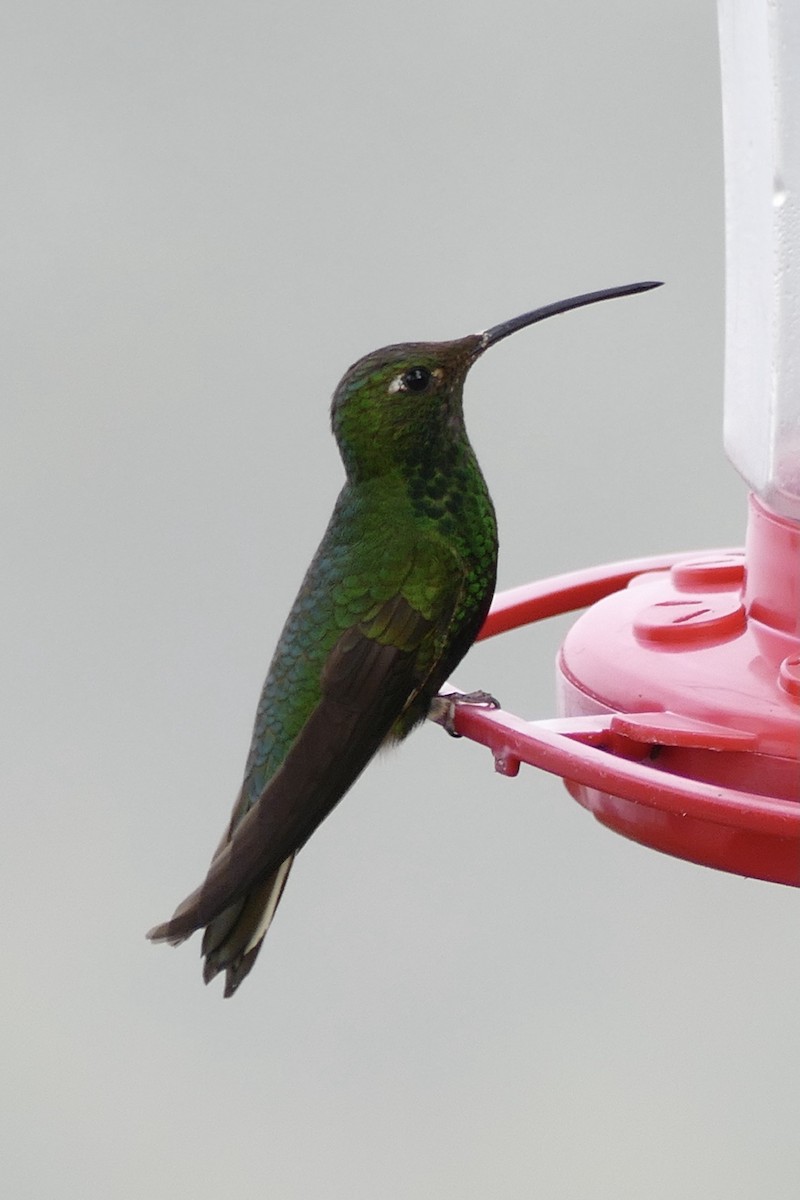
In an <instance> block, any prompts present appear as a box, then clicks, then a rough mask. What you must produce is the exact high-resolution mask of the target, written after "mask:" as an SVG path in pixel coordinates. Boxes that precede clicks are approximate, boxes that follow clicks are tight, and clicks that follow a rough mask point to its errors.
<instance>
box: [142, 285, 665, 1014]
mask: <svg viewBox="0 0 800 1200" xmlns="http://www.w3.org/2000/svg"><path fill="white" fill-rule="evenodd" d="M658 286H659V285H658V284H657V283H654V282H647V283H634V284H629V285H627V286H624V287H617V288H609V289H607V290H604V291H599V292H589V293H587V294H585V295H581V296H573V297H572V298H571V299H569V300H561V301H559V302H557V303H555V304H549V305H546V306H545V307H543V308H537V309H535V310H534V311H532V312H528V313H525V314H523V315H522V316H519V317H514V318H513V319H512V320H510V321H506V322H504V323H503V324H502V325H495V326H493V327H492V328H491V329H488V330H487V331H486V332H485V333H478V334H471V335H470V336H469V337H465V338H460V339H458V340H457V341H451V342H409V343H404V344H402V345H395V346H386V347H384V348H383V349H382V350H376V351H374V352H373V353H372V354H368V355H366V357H365V358H362V359H360V360H359V361H358V362H357V363H355V364H354V365H353V366H352V367H350V369H349V370H348V371H347V373H346V374H345V376H344V378H343V379H342V381H341V383H340V384H339V386H338V387H337V389H336V392H335V393H334V396H333V403H332V408H331V420H332V426H333V432H334V435H335V437H336V441H337V443H338V446H339V452H340V454H341V457H342V460H343V463H344V468H345V473H346V480H345V484H344V487H343V488H342V491H341V493H340V495H339V497H338V499H337V501H336V506H335V508H334V510H333V515H332V517H331V520H330V522H329V524H328V528H327V530H326V532H325V535H324V537H323V539H322V542H321V544H320V547H319V549H318V550H317V553H316V555H315V556H314V559H313V561H312V563H311V566H310V567H309V569H308V572H307V574H306V577H305V579H304V580H303V583H302V585H301V587H300V591H299V593H298V596H297V599H296V600H295V602H294V605H293V607H292V610H291V612H290V613H289V617H288V619H287V621H286V625H285V626H284V629H283V632H282V634H281V637H280V640H279V642H278V645H277V648H276V650H275V654H274V657H273V659H272V663H271V665H270V668H269V673H268V675H267V679H266V682H265V684H264V688H263V691H262V693H261V699H260V702H259V705H258V710H257V713H256V719H255V727H254V730H253V738H252V743H251V746H250V752H249V756H248V759H247V765H246V768H245V774H244V782H243V784H242V787H241V791H240V792H239V796H238V799H237V800H236V803H235V805H234V808H233V813H232V815H231V819H230V822H229V824H228V827H227V829H226V831H225V834H224V836H223V838H222V841H221V843H220V845H219V847H218V849H217V851H216V853H215V855H214V857H213V859H212V861H211V865H210V867H209V870H208V874H207V876H206V878H205V880H204V882H203V883H202V884H201V885H200V886H199V887H198V888H197V890H196V891H194V892H193V893H192V894H191V895H190V896H189V897H188V898H187V899H186V900H184V901H183V903H182V904H181V905H180V906H179V907H178V909H177V910H176V912H175V914H174V916H173V917H172V918H171V920H169V921H167V922H165V923H164V924H163V925H159V926H157V927H156V928H155V929H152V930H151V931H150V933H149V934H148V937H149V938H150V939H151V940H152V941H155V942H170V943H172V944H173V945H177V944H178V943H180V942H182V941H183V940H184V939H185V938H187V937H189V936H190V934H192V933H193V932H194V931H195V930H198V929H202V928H204V929H205V933H204V936H203V944H202V954H203V956H204V959H205V962H204V968H203V977H204V979H205V981H206V983H208V982H209V981H210V980H211V979H213V978H214V976H215V975H217V974H218V973H219V972H220V971H223V970H224V971H225V973H226V982H225V995H226V996H231V995H232V994H233V993H234V992H235V991H236V989H237V987H238V986H239V984H240V983H241V982H242V980H243V979H244V978H245V976H246V975H247V974H248V972H249V971H250V970H251V968H252V966H253V964H254V962H255V960H256V956H257V955H258V952H259V950H260V948H261V943H262V941H263V939H264V935H265V934H266V932H267V930H268V929H269V926H270V923H271V922H272V919H273V917H274V915H275V910H276V908H277V906H278V903H279V901H280V898H281V895H282V893H283V889H284V887H285V886H286V880H287V878H288V875H289V871H290V870H291V867H292V863H293V862H294V858H295V855H296V854H297V851H298V850H299V849H300V848H301V847H302V846H303V845H304V843H305V842H306V841H307V840H308V838H309V837H310V836H311V834H312V833H313V832H314V830H315V829H316V828H317V826H318V825H319V824H320V823H321V822H322V821H323V820H324V819H325V817H327V815H328V813H330V812H331V810H332V809H333V808H334V807H335V805H337V804H338V803H339V801H340V800H341V798H342V796H344V794H345V792H346V791H347V790H348V789H349V788H350V786H351V785H352V784H353V782H354V781H355V779H356V778H357V777H358V776H359V775H360V774H361V772H362V771H363V769H364V767H366V765H367V763H368V762H369V761H370V759H371V758H372V757H373V756H374V755H375V753H376V752H377V750H378V749H380V747H381V746H383V745H385V744H386V743H387V742H395V741H400V740H401V739H402V738H404V737H405V736H406V734H408V733H409V732H410V730H411V729H413V727H414V726H415V725H417V724H419V723H420V722H421V721H423V720H424V719H425V717H426V716H428V715H429V711H430V713H431V715H432V716H433V717H434V719H437V720H439V721H440V723H443V724H445V725H448V724H449V725H450V728H451V731H452V724H451V721H452V707H451V705H452V704H453V703H456V701H455V700H453V701H451V702H450V704H448V703H447V702H446V701H445V703H444V704H443V702H442V699H441V698H439V697H438V692H439V689H440V687H441V686H442V684H443V683H444V682H445V680H446V679H447V678H448V677H449V675H450V673H451V672H452V671H453V669H454V668H455V667H456V666H457V664H458V663H459V662H460V660H461V659H462V658H463V656H464V654H465V653H466V651H467V650H468V649H469V647H470V645H471V644H472V642H473V641H474V639H475V637H476V635H477V634H478V631H479V630H480V628H481V625H482V624H483V621H484V618H485V617H486V614H487V612H488V609H489V605H490V603H491V600H492V595H493V593H494V585H495V576H496V569H497V545H498V543H497V522H496V520H495V513H494V507H493V505H492V500H491V497H490V495H489V491H488V488H487V487H486V483H485V481H484V478H483V475H482V474H481V470H480V467H479V466H478V462H477V459H476V457H475V452H474V451H473V449H472V446H471V445H470V442H469V439H468V437H467V432H466V429H465V426H464V413H463V402H462V392H463V387H464V380H465V378H466V375H467V372H468V371H469V369H470V367H471V366H472V364H473V363H474V362H475V361H476V360H477V359H478V358H479V357H480V355H482V354H483V352H484V351H485V350H487V349H488V348H489V347H490V346H494V345H496V344H497V342H499V341H501V340H502V339H503V338H506V337H508V336H509V335H510V334H512V333H516V331H517V330H519V329H524V328H525V327H526V326H528V325H533V324H534V323H535V322H537V321H542V320H544V319H545V318H547V317H552V316H555V315H556V314H557V313H562V312H567V311H568V310H569V309H573V308H579V307H581V306H583V305H586V304H594V303H596V302H597V301H600V300H608V299H612V298H614V297H617V296H627V295H630V294H632V293H635V292H644V291H647V290H648V289H650V288H653V287H658ZM464 700H466V701H467V702H472V703H481V702H483V703H487V702H488V703H492V700H491V697H489V696H487V695H486V694H485V693H473V694H471V695H469V696H467V697H462V698H460V702H463V701H464ZM448 712H449V719H448Z"/></svg>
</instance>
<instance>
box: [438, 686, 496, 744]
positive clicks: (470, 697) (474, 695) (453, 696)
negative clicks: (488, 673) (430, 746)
mask: <svg viewBox="0 0 800 1200" xmlns="http://www.w3.org/2000/svg"><path fill="white" fill-rule="evenodd" d="M462 704H471V705H475V706H476V707H478V708H499V707H500V701H499V700H496V699H495V698H494V696H492V695H491V693H490V692H480V691H478V692H447V693H446V694H445V695H441V696H434V697H433V699H432V700H431V702H430V705H429V707H428V720H429V721H433V723H434V725H441V727H442V729H446V730H447V732H448V733H449V734H450V737H454V738H457V737H461V734H460V733H456V726H455V718H456V709H457V708H460V707H461V705H462Z"/></svg>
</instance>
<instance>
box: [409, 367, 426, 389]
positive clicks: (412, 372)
mask: <svg viewBox="0 0 800 1200" xmlns="http://www.w3.org/2000/svg"><path fill="white" fill-rule="evenodd" d="M430 381H431V373H430V371H429V370H428V368H427V367H411V368H410V369H409V370H408V371H404V372H403V376H402V384H403V391H405V392H424V391H425V389H426V387H427V386H428V384H429V383H430Z"/></svg>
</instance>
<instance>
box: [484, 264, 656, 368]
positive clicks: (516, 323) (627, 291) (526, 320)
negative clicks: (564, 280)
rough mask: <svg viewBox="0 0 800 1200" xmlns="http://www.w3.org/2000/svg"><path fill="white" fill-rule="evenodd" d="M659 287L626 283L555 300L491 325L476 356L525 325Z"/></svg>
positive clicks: (651, 282) (654, 284)
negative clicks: (585, 306) (602, 301)
mask: <svg viewBox="0 0 800 1200" xmlns="http://www.w3.org/2000/svg"><path fill="white" fill-rule="evenodd" d="M657 287H661V283H660V282H654V281H649V282H647V283H626V284H625V285H624V286H623V287H615V288H605V289H604V290H603V291H602V292H585V293H584V294H583V295H582V296H571V297H570V299H569V300H556V302H555V303H554V304H545V305H544V307H543V308H535V309H534V310H533V312H528V313H523V314H522V316H521V317H512V318H511V320H510V321H503V323H502V325H493V326H492V328H491V329H487V330H486V332H485V333H482V334H481V335H480V338H481V340H480V344H479V346H478V354H483V352H484V350H487V349H488V348H489V346H493V345H494V344H495V342H499V341H502V339H503V338H506V337H508V336H509V335H510V334H512V333H516V332H517V330H518V329H524V328H525V326H526V325H535V324H536V322H537V321H546V320H547V318H548V317H555V316H557V315H558V314H559V313H563V312H569V311H570V309H572V308H583V306H584V304H597V303H598V301H600V300H615V299H616V298H617V297H618V296H633V295H634V294H635V293H636V292H649V291H650V289H651V288H657Z"/></svg>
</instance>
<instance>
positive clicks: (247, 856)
mask: <svg viewBox="0 0 800 1200" xmlns="http://www.w3.org/2000/svg"><path fill="white" fill-rule="evenodd" d="M434 638H435V630H434V626H433V623H432V622H431V621H429V620H427V619H426V618H425V617H423V616H422V615H421V614H420V613H419V612H417V610H416V609H414V608H413V607H412V605H410V604H409V603H408V602H407V601H406V600H405V599H403V598H402V597H400V596H396V597H393V598H392V600H390V601H388V602H387V603H386V604H385V605H383V607H382V609H381V612H380V613H379V614H378V615H377V616H375V617H374V618H373V619H372V620H370V621H369V623H368V625H367V628H366V629H365V627H364V625H357V626H353V627H352V628H350V629H348V630H346V631H345V633H343V634H342V636H341V637H340V638H339V641H338V642H337V643H336V646H335V647H334V649H333V651H332V653H331V655H330V658H329V659H328V662H327V664H326V666H325V670H324V672H323V678H322V698H321V700H320V702H319V704H318V705H317V707H316V708H315V709H314V711H313V712H312V713H311V715H310V716H309V718H308V720H307V722H306V724H305V726H304V727H303V729H302V731H301V733H300V734H299V735H298V737H297V739H296V741H295V742H294V744H293V745H292V747H291V749H290V750H289V752H288V754H287V755H286V758H285V759H284V761H283V763H282V765H281V767H280V768H279V769H278V770H277V771H276V773H275V774H274V775H273V777H272V779H271V780H270V782H269V785H268V786H267V787H266V788H265V790H264V793H263V794H262V795H261V796H260V798H259V799H258V800H257V801H256V803H255V804H254V805H253V807H252V808H251V809H250V811H249V812H248V813H247V814H246V815H245V816H244V817H243V818H242V820H241V821H240V823H239V824H238V825H237V826H236V828H235V830H234V831H233V834H232V837H231V840H230V841H229V842H228V843H227V845H225V847H224V848H221V849H220V851H219V853H218V854H217V856H216V857H215V858H214V860H213V862H212V863H211V866H210V868H209V872H208V875H207V876H206V879H205V880H204V882H203V883H202V884H201V885H200V887H199V888H197V890H196V891H194V892H193V893H192V894H191V895H190V896H189V897H188V898H187V899H186V900H184V902H183V903H182V904H181V905H180V906H179V907H178V909H177V910H176V912H175V914H174V916H173V917H172V919H171V920H170V921H167V922H166V923H165V924H163V925H159V926H157V927H156V928H155V929H153V930H151V931H150V933H149V934H148V937H149V938H150V939H151V940H153V941H180V940H182V939H183V938H185V937H188V935H189V934H190V933H192V932H194V930H196V929H200V928H202V927H203V926H205V925H208V923H209V922H210V921H212V920H213V919H214V918H215V917H216V916H218V914H219V913H221V912H223V911H224V910H225V909H226V908H228V907H229V906H230V905H232V904H233V903H235V902H236V901H237V900H240V899H241V898H242V897H244V896H246V895H247V893H249V892H251V891H252V890H253V889H255V888H257V887H258V886H259V885H260V884H261V883H263V882H264V881H265V880H267V878H268V877H269V876H270V875H271V874H272V873H273V872H274V871H276V870H277V868H278V867H280V865H281V864H282V863H283V862H285V860H286V859H288V858H289V857H290V856H291V855H292V854H293V853H294V852H295V851H296V850H298V849H299V848H300V847H301V846H302V845H303V844H304V843H305V842H306V841H307V840H308V838H309V837H310V836H311V834H312V833H313V832H314V830H315V829H316V828H317V826H318V825H319V824H320V823H321V822H322V821H323V820H324V819H325V817H326V816H327V815H328V813H329V812H330V811H331V809H332V808H334V807H335V805H336V804H338V802H339V800H341V798H342V796H343V795H344V794H345V792H346V791H347V790H348V788H349V787H350V786H351V784H352V783H353V782H354V781H355V779H356V778H357V777H358V775H359V774H360V773H361V771H362V770H363V769H364V767H365V766H366V765H367V763H368V762H369V760H370V759H371V758H372V756H373V755H374V754H375V752H376V751H377V750H378V748H379V747H380V745H381V742H382V741H383V740H384V738H385V737H386V735H387V733H388V732H389V730H390V729H391V727H392V724H393V722H394V721H395V720H396V718H397V717H398V715H399V714H400V713H401V712H402V710H403V708H404V706H405V705H406V703H407V702H408V700H409V697H411V696H413V695H414V694H415V692H416V690H417V688H418V687H419V684H420V682H421V677H423V678H424V675H425V674H427V662H428V659H429V656H430V646H429V642H431V641H432V640H433V639H434ZM423 662H424V663H425V667H424V668H423V670H422V671H420V665H421V663H423Z"/></svg>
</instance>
